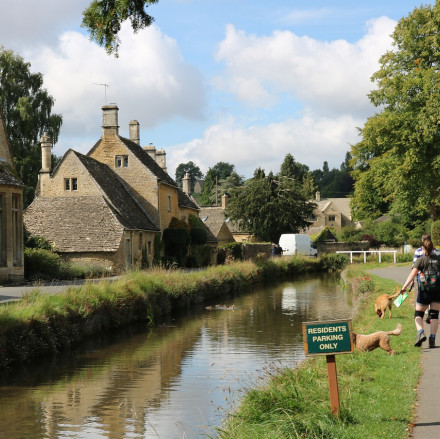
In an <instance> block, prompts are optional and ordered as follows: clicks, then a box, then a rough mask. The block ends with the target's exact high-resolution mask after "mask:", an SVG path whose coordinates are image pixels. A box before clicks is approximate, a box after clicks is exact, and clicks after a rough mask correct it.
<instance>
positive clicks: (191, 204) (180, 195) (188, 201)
mask: <svg viewBox="0 0 440 439" xmlns="http://www.w3.org/2000/svg"><path fill="white" fill-rule="evenodd" d="M177 202H178V204H179V206H180V207H188V208H190V209H194V210H199V206H198V205H197V203H196V202H195V201H193V199H192V197H191V196H190V195H187V194H186V193H185V192H183V191H182V189H180V188H177Z"/></svg>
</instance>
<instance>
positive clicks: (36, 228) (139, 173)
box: [25, 104, 199, 273]
mask: <svg viewBox="0 0 440 439" xmlns="http://www.w3.org/2000/svg"><path fill="white" fill-rule="evenodd" d="M129 133H130V134H129V136H130V138H129V139H127V138H124V137H122V136H120V135H119V126H118V107H117V106H116V105H115V104H110V105H105V106H103V107H102V137H101V139H99V141H98V142H97V143H96V144H95V145H94V146H93V148H92V149H91V150H90V151H89V152H88V154H87V155H82V154H80V153H78V152H75V151H73V150H69V151H67V152H66V154H65V155H64V156H63V158H62V159H61V161H60V163H59V164H58V165H57V167H56V168H55V169H54V170H53V172H52V170H51V169H50V154H51V152H50V151H51V146H52V144H51V139H50V138H47V137H46V136H44V137H43V138H42V140H41V147H42V163H43V166H42V170H41V172H40V177H39V182H38V188H37V192H36V198H35V200H34V201H33V203H32V204H31V205H30V206H29V207H28V209H26V212H25V224H26V226H27V228H28V230H29V231H30V232H31V233H32V234H33V235H40V236H44V237H45V238H46V239H48V240H49V242H51V244H52V245H53V247H54V250H55V251H56V252H58V253H60V254H62V255H64V256H66V257H68V259H69V260H71V261H82V262H87V263H95V264H99V265H104V266H106V267H108V268H109V269H110V270H111V271H112V272H116V273H118V272H121V271H122V270H124V269H127V268H131V267H136V266H137V267H139V266H141V265H142V263H145V262H146V258H147V260H148V264H149V265H150V264H151V263H152V258H153V255H154V237H155V235H160V233H161V232H162V231H163V230H164V229H166V228H167V227H168V226H169V224H170V221H171V219H172V218H178V219H180V220H183V221H186V222H188V218H189V215H191V214H192V215H195V216H197V217H198V210H199V209H198V206H197V205H196V204H195V203H194V202H193V201H192V199H191V198H190V197H189V196H187V195H186V194H185V193H183V191H182V190H180V189H179V188H178V187H177V184H176V183H175V181H174V180H173V179H172V178H171V177H170V176H169V175H168V173H167V172H166V158H165V151H163V150H156V148H155V147H154V146H152V145H149V146H147V147H145V148H142V147H141V146H140V141H139V123H138V122H137V121H131V122H130V124H129Z"/></svg>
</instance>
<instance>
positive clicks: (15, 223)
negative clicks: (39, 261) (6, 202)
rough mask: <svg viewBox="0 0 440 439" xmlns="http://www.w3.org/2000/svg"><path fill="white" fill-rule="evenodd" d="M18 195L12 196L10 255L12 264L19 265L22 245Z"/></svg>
mask: <svg viewBox="0 0 440 439" xmlns="http://www.w3.org/2000/svg"><path fill="white" fill-rule="evenodd" d="M20 201H21V199H20V195H19V194H12V255H13V261H14V264H16V265H17V264H21V260H22V254H21V253H22V244H21V240H22V238H21V229H22V222H21V221H20V219H21V212H20V211H21V209H20Z"/></svg>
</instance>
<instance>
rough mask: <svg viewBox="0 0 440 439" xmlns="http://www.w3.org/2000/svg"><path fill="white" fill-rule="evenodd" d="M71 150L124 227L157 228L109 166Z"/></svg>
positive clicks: (156, 229) (132, 228)
mask: <svg viewBox="0 0 440 439" xmlns="http://www.w3.org/2000/svg"><path fill="white" fill-rule="evenodd" d="M72 152H73V153H74V154H75V155H76V156H77V157H78V159H79V160H80V161H81V163H82V164H83V165H84V166H85V168H86V169H87V171H88V172H89V174H90V176H91V177H92V178H93V179H94V180H95V181H96V183H97V184H98V186H99V187H100V189H101V191H102V192H103V193H104V194H105V195H106V197H107V199H108V201H109V203H110V204H111V206H112V208H113V210H114V211H115V214H116V215H117V217H118V219H119V221H120V223H121V224H122V225H123V226H124V227H125V228H126V229H130V230H134V229H139V230H153V231H158V230H159V229H158V228H157V226H156V225H155V224H154V223H153V221H152V220H151V219H150V217H149V216H148V214H147V212H146V211H145V210H144V209H143V208H142V206H141V205H140V204H139V203H138V202H137V201H136V199H135V198H134V197H132V196H131V194H130V193H129V191H128V189H127V187H126V185H125V183H124V182H123V181H122V180H121V179H120V178H119V177H118V175H117V174H116V173H115V172H113V171H112V169H110V167H109V166H107V165H106V164H104V163H101V162H98V161H97V160H95V159H93V158H92V157H87V156H85V155H83V154H80V153H79V152H76V151H72Z"/></svg>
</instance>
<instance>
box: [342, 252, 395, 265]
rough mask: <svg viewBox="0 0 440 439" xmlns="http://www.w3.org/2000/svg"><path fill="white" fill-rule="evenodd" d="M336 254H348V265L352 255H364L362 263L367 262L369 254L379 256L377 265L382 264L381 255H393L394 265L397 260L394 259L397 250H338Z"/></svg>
mask: <svg viewBox="0 0 440 439" xmlns="http://www.w3.org/2000/svg"><path fill="white" fill-rule="evenodd" d="M336 253H350V263H353V254H354V253H360V254H362V253H363V254H364V263H365V262H367V253H371V254H373V255H374V254H376V253H378V254H379V263H381V262H382V253H394V263H396V261H397V258H396V253H397V250H362V251H361V250H353V251H352V250H340V251H337V252H336Z"/></svg>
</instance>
